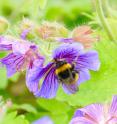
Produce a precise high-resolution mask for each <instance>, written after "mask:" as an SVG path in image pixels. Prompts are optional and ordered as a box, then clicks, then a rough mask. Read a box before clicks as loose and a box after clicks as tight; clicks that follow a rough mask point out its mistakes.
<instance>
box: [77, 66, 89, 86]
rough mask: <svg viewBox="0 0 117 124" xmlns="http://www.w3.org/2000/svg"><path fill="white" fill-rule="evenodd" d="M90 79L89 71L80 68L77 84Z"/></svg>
mask: <svg viewBox="0 0 117 124" xmlns="http://www.w3.org/2000/svg"><path fill="white" fill-rule="evenodd" d="M89 79H90V73H89V70H88V69H85V68H84V69H82V70H80V71H79V79H78V85H79V84H80V83H82V82H85V81H87V80H89Z"/></svg>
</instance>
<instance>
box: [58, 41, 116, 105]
mask: <svg viewBox="0 0 117 124" xmlns="http://www.w3.org/2000/svg"><path fill="white" fill-rule="evenodd" d="M96 49H97V50H98V52H99V57H100V60H101V68H100V70H99V71H98V72H91V79H90V80H89V81H87V82H84V83H83V84H81V85H80V87H79V92H77V93H76V94H73V95H68V94H65V93H64V91H63V90H61V89H60V90H59V93H58V95H57V100H60V101H66V102H68V103H69V104H70V105H72V106H85V105H88V104H91V103H96V102H104V101H106V100H109V99H111V97H112V95H114V94H117V76H116V75H117V57H116V56H117V55H116V53H117V46H116V45H115V44H113V43H112V42H109V41H107V42H101V43H99V44H97V46H96Z"/></svg>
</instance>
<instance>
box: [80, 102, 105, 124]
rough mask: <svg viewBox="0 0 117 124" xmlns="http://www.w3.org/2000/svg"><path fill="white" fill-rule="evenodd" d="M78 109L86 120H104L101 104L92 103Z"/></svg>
mask: <svg viewBox="0 0 117 124" xmlns="http://www.w3.org/2000/svg"><path fill="white" fill-rule="evenodd" d="M80 110H81V111H82V112H83V113H84V116H85V118H87V119H88V120H91V121H93V122H97V123H99V122H101V121H102V120H104V112H103V106H102V105H101V104H92V105H89V106H86V107H85V108H82V109H80Z"/></svg>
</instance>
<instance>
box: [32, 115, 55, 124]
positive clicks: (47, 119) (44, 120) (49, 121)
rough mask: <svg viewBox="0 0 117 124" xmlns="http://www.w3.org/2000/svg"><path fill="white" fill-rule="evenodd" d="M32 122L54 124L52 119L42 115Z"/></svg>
mask: <svg viewBox="0 0 117 124" xmlns="http://www.w3.org/2000/svg"><path fill="white" fill-rule="evenodd" d="M32 124H53V122H52V120H51V119H50V118H49V117H47V116H45V117H42V118H41V119H39V120H37V121H35V122H33V123H32Z"/></svg>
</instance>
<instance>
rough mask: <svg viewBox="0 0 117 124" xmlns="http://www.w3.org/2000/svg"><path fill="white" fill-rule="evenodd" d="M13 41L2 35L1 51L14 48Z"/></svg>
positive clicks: (0, 37)
mask: <svg viewBox="0 0 117 124" xmlns="http://www.w3.org/2000/svg"><path fill="white" fill-rule="evenodd" d="M12 43H13V42H12V41H11V40H9V39H7V38H5V37H4V36H0V51H6V50H12Z"/></svg>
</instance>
